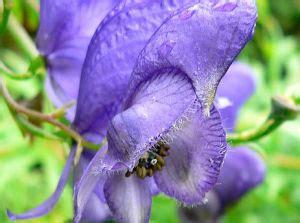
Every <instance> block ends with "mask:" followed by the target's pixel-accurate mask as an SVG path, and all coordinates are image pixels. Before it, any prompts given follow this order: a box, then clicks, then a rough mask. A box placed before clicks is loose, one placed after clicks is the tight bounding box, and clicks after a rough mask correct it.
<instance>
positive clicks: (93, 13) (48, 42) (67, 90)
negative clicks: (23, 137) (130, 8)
mask: <svg viewBox="0 0 300 223" xmlns="http://www.w3.org/2000/svg"><path fill="white" fill-rule="evenodd" d="M118 2H120V0H101V1H98V0H71V1H67V0H42V1H41V10H40V11H41V14H40V15H41V19H40V27H39V31H38V35H37V45H38V48H39V50H40V52H41V54H42V55H44V56H45V57H46V62H47V68H48V73H49V77H48V78H47V79H48V80H47V82H48V84H47V90H49V91H50V92H51V94H50V97H51V99H52V100H53V102H54V103H55V105H56V106H62V105H63V104H65V103H67V102H70V101H72V100H74V99H76V98H77V94H78V88H79V78H80V73H81V67H82V64H83V61H84V58H85V55H86V51H87V47H88V44H89V42H90V40H91V38H92V35H93V33H94V32H95V30H96V28H97V26H98V24H99V23H100V21H101V20H102V19H103V18H104V16H105V15H106V14H107V13H108V12H109V11H110V10H111V9H112V8H113V7H114V6H116V5H117V3H118ZM73 116H74V110H73V111H70V112H69V113H68V118H70V119H73Z"/></svg>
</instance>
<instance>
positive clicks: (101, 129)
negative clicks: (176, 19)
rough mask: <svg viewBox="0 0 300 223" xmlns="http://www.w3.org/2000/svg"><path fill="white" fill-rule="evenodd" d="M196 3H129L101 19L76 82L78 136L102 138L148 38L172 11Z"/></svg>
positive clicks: (187, 0)
mask: <svg viewBox="0 0 300 223" xmlns="http://www.w3.org/2000/svg"><path fill="white" fill-rule="evenodd" d="M193 2H196V0H176V1H169V0H168V1H167V0H132V1H126V6H125V8H123V9H122V10H120V11H119V12H116V13H115V15H113V16H109V17H106V18H105V21H103V22H102V23H101V24H100V25H99V27H98V29H97V31H96V33H95V35H94V37H93V39H92V41H91V43H90V46H89V49H88V52H87V57H86V60H85V63H84V66H83V71H82V78H81V81H80V93H79V97H78V108H77V112H76V118H75V121H74V125H75V126H76V127H77V130H78V131H79V132H81V133H82V134H83V133H84V134H86V135H87V134H89V135H92V137H94V136H95V135H99V134H100V135H101V136H102V137H104V136H105V134H106V127H107V124H108V122H109V120H110V119H111V118H112V117H113V116H114V115H116V114H117V113H118V112H119V111H120V107H121V101H122V99H123V97H124V95H125V94H126V92H127V85H128V82H129V78H130V75H131V73H132V69H133V67H134V63H135V62H136V59H137V57H138V55H139V53H140V51H141V50H142V49H143V47H144V46H145V44H146V43H147V41H148V40H149V38H150V37H151V35H153V33H154V32H155V30H156V29H157V28H158V27H159V26H160V25H161V23H162V22H163V21H164V20H165V19H166V18H167V17H168V16H169V15H170V14H171V12H172V11H174V10H177V9H179V8H181V7H182V6H183V5H185V4H190V3H193Z"/></svg>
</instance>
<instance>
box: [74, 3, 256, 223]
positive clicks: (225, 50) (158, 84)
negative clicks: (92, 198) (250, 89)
mask: <svg viewBox="0 0 300 223" xmlns="http://www.w3.org/2000/svg"><path fill="white" fill-rule="evenodd" d="M145 6H146V7H145ZM145 6H144V5H143V4H133V5H132V6H131V7H128V8H125V9H123V10H122V11H121V12H120V13H117V14H116V15H115V16H113V17H112V18H110V19H109V18H108V19H107V20H106V23H102V24H101V25H100V27H99V28H98V30H97V32H96V34H95V36H94V38H93V39H92V41H91V44H90V47H89V50H88V54H87V58H86V61H85V64H84V68H83V73H82V78H81V83H80V84H81V85H80V92H79V98H78V107H77V113H76V117H75V122H74V125H75V126H76V127H77V130H78V131H79V132H81V133H82V134H84V135H85V136H86V137H87V138H88V139H89V140H93V141H95V142H97V141H99V140H101V139H102V138H103V137H104V136H105V135H106V136H107V141H108V145H107V146H108V150H107V152H106V153H105V154H101V155H100V154H96V156H95V157H94V158H93V160H92V161H91V163H90V165H89V166H88V168H87V169H86V171H85V173H84V175H83V177H82V179H81V180H80V182H79V184H78V186H77V187H76V190H75V222H79V220H80V218H81V213H82V210H83V208H84V206H85V204H86V202H87V199H88V198H89V194H90V192H91V191H92V190H93V188H94V187H95V186H96V185H97V182H98V180H100V179H102V180H105V183H104V196H105V199H106V202H107V204H108V206H109V208H110V210H111V212H112V214H113V216H114V218H115V219H116V220H117V221H118V222H148V220H149V215H150V209H151V197H152V193H151V186H152V185H153V180H154V182H155V184H156V185H157V187H158V188H159V190H160V191H162V192H164V193H165V194H167V195H168V196H171V197H174V198H175V199H177V200H178V201H179V202H182V203H184V204H187V205H192V204H199V203H201V202H202V200H203V198H204V195H205V193H206V192H207V191H209V190H210V189H211V188H212V187H213V186H214V184H215V183H216V180H217V177H218V175H219V171H220V167H221V164H222V161H223V157H224V153H225V152H226V140H225V134H224V131H223V127H222V125H221V120H220V117H219V114H218V112H217V111H216V109H215V108H214V106H210V105H211V104H212V101H213V99H214V95H215V90H216V88H217V85H218V83H219V81H220V79H221V77H222V76H223V75H224V73H225V72H226V70H227V68H228V67H229V66H230V64H231V63H232V61H233V60H234V58H235V57H236V56H237V54H238V53H239V52H240V50H241V49H242V48H243V46H244V45H245V43H246V42H247V41H248V40H249V39H250V37H251V35H252V33H253V27H254V24H255V19H256V9H255V5H254V4H253V3H252V1H251V2H249V1H240V2H239V3H238V4H233V3H221V2H218V3H214V4H208V3H202V4H195V5H192V6H190V7H187V8H183V9H181V10H179V11H177V12H176V13H174V14H172V16H171V17H168V19H167V20H166V21H165V22H164V23H163V24H162V25H161V26H160V28H159V29H158V30H157V31H156V32H155V33H154V35H152V37H151V38H150V40H149V41H148V43H147V44H146V46H145V47H144V48H142V47H143V46H144V44H145V42H146V40H147V39H148V38H149V37H148V36H147V37H145V36H144V35H143V34H144V33H146V32H143V33H142V31H143V30H142V29H143V28H144V29H147V28H149V26H150V25H148V24H147V19H145V17H146V18H148V19H150V18H152V19H153V20H151V21H149V23H150V24H152V23H153V21H155V18H157V17H156V14H154V15H153V10H151V11H148V10H150V9H152V7H155V6H156V7H157V4H156V2H151V3H150V2H149V3H148V4H145ZM164 7H168V5H166V6H165V5H163V6H162V5H159V8H158V9H157V11H158V12H159V9H161V8H164ZM139 12H143V14H141V13H139ZM147 13H149V14H150V15H149V16H147ZM228 21H230V22H228ZM140 33H141V34H140ZM151 33H152V32H151ZM138 34H140V35H138ZM144 38H145V41H142V40H143V39H144ZM140 42H141V43H142V44H141V46H139V44H135V43H140ZM135 50H137V54H132V53H135ZM140 50H141V52H140V53H139V51H140ZM129 51H130V52H129ZM138 53H139V54H138ZM135 55H136V56H135ZM137 55H139V56H137ZM125 58H126V60H125ZM131 59H132V60H133V61H131ZM136 59H137V60H136ZM134 61H136V62H134ZM134 63H135V65H133V64H134ZM130 73H131V77H130V80H129V84H128V83H127V82H128V81H127V80H128V79H129V78H128V77H129V74H130ZM124 95H125V97H124ZM209 108H211V109H210V112H209V110H208V109H209ZM208 113H210V115H209V116H208V115H207V114H208ZM107 123H109V124H108V128H107V129H106V128H105V126H107ZM99 127H103V128H102V129H101V128H100V129H99ZM99 133H100V135H99ZM152 176H153V177H152Z"/></svg>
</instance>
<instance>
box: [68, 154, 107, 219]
mask: <svg viewBox="0 0 300 223" xmlns="http://www.w3.org/2000/svg"><path fill="white" fill-rule="evenodd" d="M104 150H105V149H104ZM104 150H101V152H102V153H104V152H105V151H104ZM95 154H96V152H94V151H90V150H88V149H85V150H84V151H83V153H82V155H81V157H80V160H79V163H78V165H77V166H76V168H75V171H74V185H76V184H77V183H78V182H79V181H80V178H81V176H82V175H83V173H84V171H85V170H86V168H87V167H88V165H89V163H90V161H91V160H92V158H93V157H94V156H95ZM104 182H105V178H100V180H99V181H98V182H97V185H96V186H95V188H94V190H93V192H92V193H91V195H90V198H89V199H88V201H87V205H86V206H85V208H84V211H83V213H82V219H81V220H82V221H83V222H85V221H104V220H108V219H109V218H110V217H111V212H110V210H109V208H108V206H107V204H106V200H105V198H104V192H103V185H104Z"/></svg>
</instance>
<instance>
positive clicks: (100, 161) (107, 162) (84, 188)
mask: <svg viewBox="0 0 300 223" xmlns="http://www.w3.org/2000/svg"><path fill="white" fill-rule="evenodd" d="M126 169H127V168H126V166H124V165H121V164H120V165H118V161H116V160H114V159H112V158H111V157H110V156H108V155H107V145H105V146H103V147H102V148H101V149H100V150H99V151H98V152H97V153H96V155H95V156H94V157H93V158H92V160H91V162H90V163H89V165H88V166H87V168H86V169H85V171H84V173H83V175H82V177H81V178H80V180H79V182H78V183H77V185H76V186H75V189H74V212H75V213H74V222H75V223H79V222H80V220H81V219H82V217H84V216H83V214H84V211H85V209H86V205H87V203H88V202H89V199H91V196H93V193H96V194H97V196H98V197H99V199H100V200H101V201H102V202H106V200H105V198H103V197H102V196H103V195H102V191H101V190H103V184H104V182H105V181H106V179H107V177H108V176H110V175H111V174H115V173H118V172H123V175H125V171H126ZM98 190H100V191H98Z"/></svg>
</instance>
